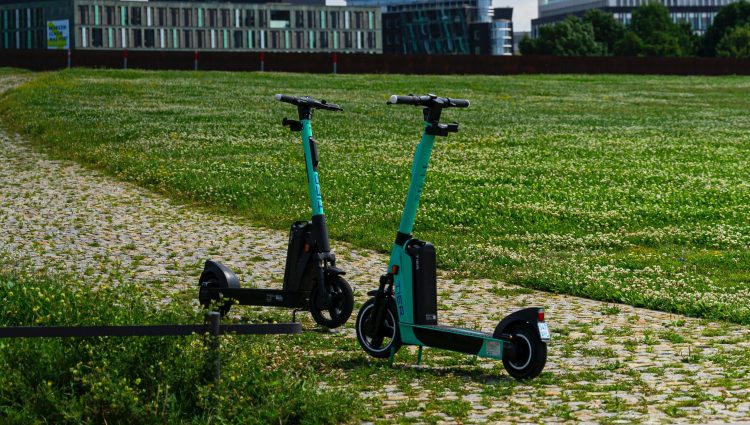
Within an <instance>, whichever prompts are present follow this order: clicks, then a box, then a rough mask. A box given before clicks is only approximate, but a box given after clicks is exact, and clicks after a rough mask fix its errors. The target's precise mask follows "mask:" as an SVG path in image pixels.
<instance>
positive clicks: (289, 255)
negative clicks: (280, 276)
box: [284, 221, 312, 291]
mask: <svg viewBox="0 0 750 425" xmlns="http://www.w3.org/2000/svg"><path fill="white" fill-rule="evenodd" d="M311 232H312V224H311V223H310V222H308V221H297V222H294V223H292V229H291V230H290V231H289V245H288V247H287V252H286V266H285V267H284V290H287V291H296V290H298V286H299V282H300V279H301V278H302V273H303V272H304V269H305V267H304V266H305V264H301V263H302V262H303V261H305V259H306V258H308V257H309V255H307V256H306V255H305V242H308V243H310V242H311V240H310V239H311Z"/></svg>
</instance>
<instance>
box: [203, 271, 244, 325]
mask: <svg viewBox="0 0 750 425" xmlns="http://www.w3.org/2000/svg"><path fill="white" fill-rule="evenodd" d="M198 282H199V283H200V285H201V286H200V289H199V293H198V299H199V300H200V303H201V305H203V308H206V309H208V308H211V304H212V302H214V301H217V302H218V303H219V304H218V309H217V311H218V312H219V314H221V316H222V317H224V316H225V315H226V314H227V313H229V309H231V308H232V300H231V299H229V300H226V301H224V302H223V303H222V302H221V301H222V298H223V297H222V296H221V294H217V295H215V296H211V294H209V293H208V291H205V290H204V285H203V283H204V282H205V284H206V285H205V288H228V287H232V288H239V286H235V285H232V284H229V283H227V281H226V279H221V278H220V277H219V276H216V274H214V273H213V272H210V271H204V272H203V273H201V277H200V279H199V281H198Z"/></svg>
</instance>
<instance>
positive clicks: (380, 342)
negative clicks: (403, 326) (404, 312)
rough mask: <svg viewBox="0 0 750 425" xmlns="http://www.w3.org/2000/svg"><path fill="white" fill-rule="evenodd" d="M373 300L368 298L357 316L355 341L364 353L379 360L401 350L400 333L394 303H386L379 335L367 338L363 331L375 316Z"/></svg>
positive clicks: (390, 301)
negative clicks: (383, 320) (381, 330)
mask: <svg viewBox="0 0 750 425" xmlns="http://www.w3.org/2000/svg"><path fill="white" fill-rule="evenodd" d="M374 307H375V298H370V299H369V300H367V302H365V303H364V304H363V305H362V308H360V309H359V314H358V315H357V324H356V326H355V327H356V329H357V341H359V345H361V346H362V349H363V350H365V352H366V353H367V354H369V355H371V356H373V357H376V358H379V359H385V358H388V357H389V356H390V355H391V350H393V352H394V353H395V352H396V351H398V349H399V348H401V333H400V332H399V330H398V313H397V312H396V303H394V302H393V300H389V301H388V309H387V311H386V313H385V323H384V324H383V332H382V334H381V335H377V336H374V337H368V336H367V334H366V333H365V329H366V328H367V326H368V325H369V322H370V320H373V318H374V314H375V308H374Z"/></svg>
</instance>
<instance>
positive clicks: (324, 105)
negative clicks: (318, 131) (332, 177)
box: [276, 94, 343, 111]
mask: <svg viewBox="0 0 750 425" xmlns="http://www.w3.org/2000/svg"><path fill="white" fill-rule="evenodd" d="M276 100H278V101H279V102H285V103H291V104H292V105H295V106H306V107H308V108H314V109H325V110H328V111H343V109H342V108H341V106H339V105H337V104H335V103H328V102H326V101H325V100H316V99H313V98H312V97H310V96H301V97H297V96H289V95H286V94H277V95H276Z"/></svg>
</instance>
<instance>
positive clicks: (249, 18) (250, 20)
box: [245, 10, 255, 28]
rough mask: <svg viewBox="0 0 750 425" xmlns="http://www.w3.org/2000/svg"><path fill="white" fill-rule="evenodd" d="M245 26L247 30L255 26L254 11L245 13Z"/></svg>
mask: <svg viewBox="0 0 750 425" xmlns="http://www.w3.org/2000/svg"><path fill="white" fill-rule="evenodd" d="M245 26H246V27H248V28H252V27H254V26H255V11H254V10H246V11H245Z"/></svg>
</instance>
